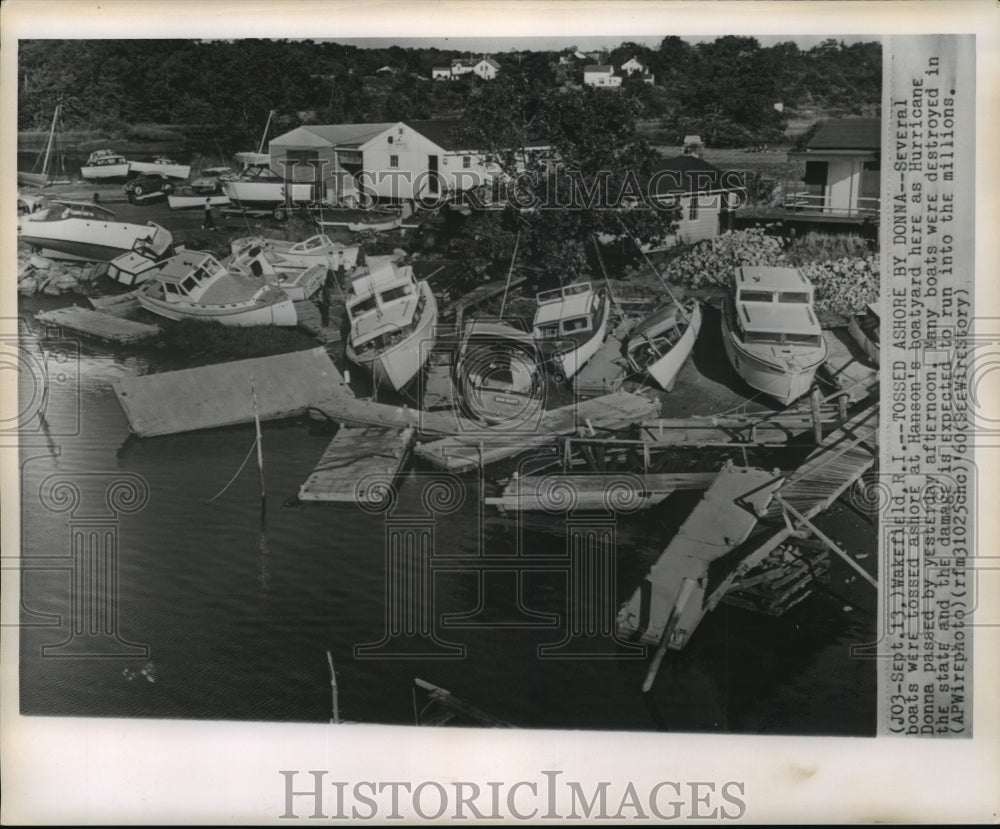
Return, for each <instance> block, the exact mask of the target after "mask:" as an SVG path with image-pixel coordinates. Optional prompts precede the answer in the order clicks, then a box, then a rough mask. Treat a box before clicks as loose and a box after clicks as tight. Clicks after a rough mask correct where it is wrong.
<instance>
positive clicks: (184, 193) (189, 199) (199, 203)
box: [167, 187, 229, 210]
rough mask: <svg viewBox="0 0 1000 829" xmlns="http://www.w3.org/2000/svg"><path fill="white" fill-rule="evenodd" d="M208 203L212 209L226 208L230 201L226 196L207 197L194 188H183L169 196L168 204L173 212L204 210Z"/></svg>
mask: <svg viewBox="0 0 1000 829" xmlns="http://www.w3.org/2000/svg"><path fill="white" fill-rule="evenodd" d="M206 202H207V203H208V204H210V205H211V206H212V207H225V206H226V205H227V204H229V199H228V197H226V196H218V195H216V196H206V195H205V194H204V193H199V192H198V191H197V190H195V189H194V188H193V187H182V188H181V189H180V190H177V191H176V192H174V193H169V194H167V204H168V205H169V207H170V209H171V210H194V209H196V208H201V209H202V210H204V209H205V203H206Z"/></svg>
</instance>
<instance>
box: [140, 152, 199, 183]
mask: <svg viewBox="0 0 1000 829" xmlns="http://www.w3.org/2000/svg"><path fill="white" fill-rule="evenodd" d="M129 166H130V168H131V170H132V172H134V173H159V174H160V175H161V176H166V177H167V178H181V179H183V178H187V177H188V176H190V175H191V165H190V164H178V163H177V162H176V161H173V160H172V159H169V158H164V157H163V156H157V157H156V158H154V159H153V160H152V161H130V162H129Z"/></svg>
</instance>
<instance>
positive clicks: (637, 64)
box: [622, 55, 653, 83]
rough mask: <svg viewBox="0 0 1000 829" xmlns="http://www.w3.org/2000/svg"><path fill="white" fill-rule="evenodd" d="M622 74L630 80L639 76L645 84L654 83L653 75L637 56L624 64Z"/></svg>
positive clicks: (633, 56)
mask: <svg viewBox="0 0 1000 829" xmlns="http://www.w3.org/2000/svg"><path fill="white" fill-rule="evenodd" d="M622 74H623V75H628V76H629V77H630V78H631V77H633V76H634V75H638V76H639V77H640V78H641V79H642V80H643V81H644V82H646V83H653V75H652V73H651V72H650V71H649V70H648V69H647V68H646V66H645V64H643V63H642V62H641V61H640V60H639V59H638V58H637V57H636V56H635V55H632V57H631V58H629V59H628V60H627V61H625V63H623V64H622Z"/></svg>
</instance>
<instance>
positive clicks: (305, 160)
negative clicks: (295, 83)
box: [268, 120, 544, 205]
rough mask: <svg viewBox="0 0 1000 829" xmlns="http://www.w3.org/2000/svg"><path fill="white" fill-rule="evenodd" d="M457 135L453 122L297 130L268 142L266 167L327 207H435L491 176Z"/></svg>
mask: <svg viewBox="0 0 1000 829" xmlns="http://www.w3.org/2000/svg"><path fill="white" fill-rule="evenodd" d="M464 127H465V124H464V123H463V122H461V121H457V120H456V121H449V120H429V121H397V122H394V123H392V122H386V123H370V124H327V125H318V124H316V125H314V124H309V125H304V126H301V127H297V128H296V129H294V130H292V131H290V132H287V133H285V134H284V135H279V136H278V137H277V138H274V139H272V140H271V141H270V142H269V144H268V152H269V157H270V167H271V169H272V170H274V171H275V172H276V173H278V174H279V175H282V176H284V177H286V178H287V179H288V180H290V181H309V182H313V183H315V184H316V185H317V186H318V187H321V189H322V192H323V196H324V198H325V200H326V201H328V202H330V203H333V204H345V205H351V204H356V203H358V201H360V200H361V199H362V197H364V196H368V197H377V198H379V199H387V200H401V199H402V200H409V199H436V198H440V197H441V196H443V195H445V194H453V193H458V192H461V191H463V190H473V189H476V188H477V187H480V186H482V185H487V184H490V183H491V182H493V181H494V180H495V179H496V178H497V177H498V175H499V172H500V171H499V168H498V167H497V166H496V165H495V164H493V163H491V162H490V161H489V159H488V157H487V154H486V153H484V152H481V151H478V150H476V149H475V148H471V147H467V146H465V143H464V142H463V141H462V137H461V136H462V134H463V129H464ZM543 148H544V143H543V142H538V144H537V147H532V148H528V149H543Z"/></svg>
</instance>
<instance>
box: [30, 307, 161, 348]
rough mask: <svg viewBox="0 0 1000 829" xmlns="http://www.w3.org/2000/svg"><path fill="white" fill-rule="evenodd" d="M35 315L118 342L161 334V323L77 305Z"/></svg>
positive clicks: (45, 320)
mask: <svg viewBox="0 0 1000 829" xmlns="http://www.w3.org/2000/svg"><path fill="white" fill-rule="evenodd" d="M35 319H36V320H38V321H39V322H44V323H45V324H46V325H58V326H59V327H60V328H62V329H64V330H66V331H72V332H74V333H76V334H83V335H84V336H86V337H92V338H94V339H96V340H100V341H101V342H106V343H114V344H115V345H132V344H134V343H141V342H145V341H146V340H151V339H153V338H154V337H158V336H159V335H160V328H159V326H156V325H146V324H145V323H142V322H133V321H132V320H127V319H123V318H122V317H119V316H115V315H113V314H105V313H102V312H101V311H92V310H91V309H90V308H81V307H79V306H77V305H74V306H72V307H68V308H57V309H55V310H54V311H39V312H38V313H37V314H35Z"/></svg>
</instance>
